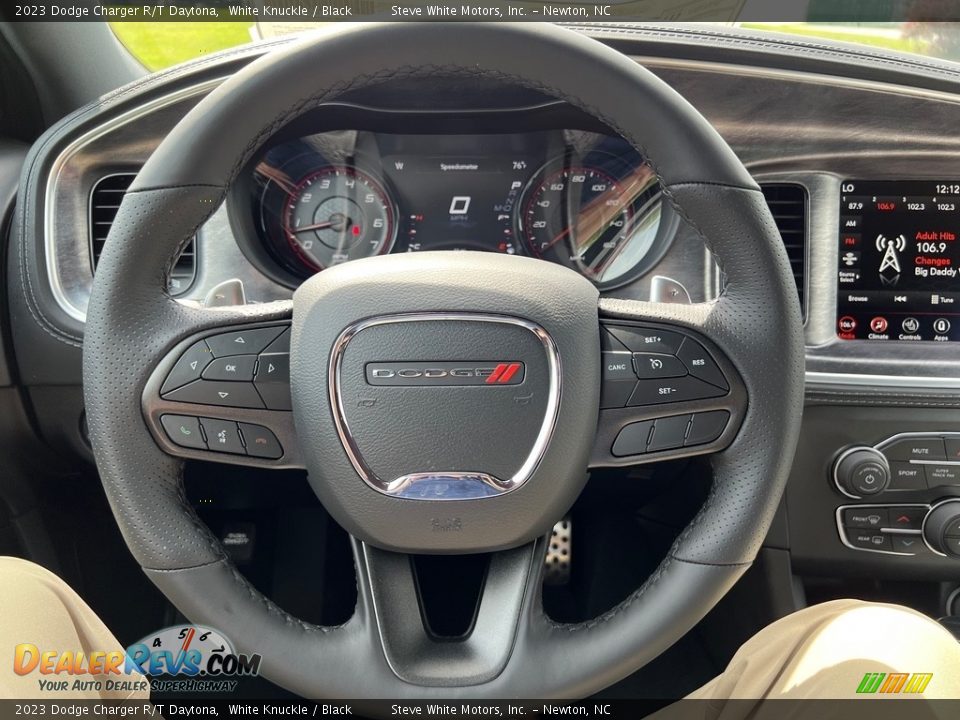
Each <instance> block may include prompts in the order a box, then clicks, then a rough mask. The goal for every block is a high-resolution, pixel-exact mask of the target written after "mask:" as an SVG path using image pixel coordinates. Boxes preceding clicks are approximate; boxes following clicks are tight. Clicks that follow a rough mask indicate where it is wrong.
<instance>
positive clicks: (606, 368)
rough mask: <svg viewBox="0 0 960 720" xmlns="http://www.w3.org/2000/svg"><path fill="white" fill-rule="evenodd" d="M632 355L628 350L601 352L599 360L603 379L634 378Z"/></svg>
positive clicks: (605, 380)
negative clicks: (601, 365) (601, 364)
mask: <svg viewBox="0 0 960 720" xmlns="http://www.w3.org/2000/svg"><path fill="white" fill-rule="evenodd" d="M632 359H633V356H632V355H631V354H630V353H628V352H615V351H613V352H611V351H607V352H602V353H600V361H601V362H602V363H603V373H602V377H603V381H604V382H607V381H608V380H635V379H636V376H635V375H634V374H633V362H632Z"/></svg>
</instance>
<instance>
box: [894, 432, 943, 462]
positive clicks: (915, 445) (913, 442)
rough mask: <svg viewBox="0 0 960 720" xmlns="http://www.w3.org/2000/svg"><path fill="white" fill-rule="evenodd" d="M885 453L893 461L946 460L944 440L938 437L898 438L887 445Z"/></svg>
mask: <svg viewBox="0 0 960 720" xmlns="http://www.w3.org/2000/svg"><path fill="white" fill-rule="evenodd" d="M883 454H884V455H886V456H887V459H888V460H891V461H893V460H899V461H902V462H909V461H910V460H946V452H945V450H944V446H943V440H941V439H940V438H936V437H930V438H904V439H903V440H897V441H896V442H893V443H891V444H890V445H889V446H887V447H885V448H884V449H883Z"/></svg>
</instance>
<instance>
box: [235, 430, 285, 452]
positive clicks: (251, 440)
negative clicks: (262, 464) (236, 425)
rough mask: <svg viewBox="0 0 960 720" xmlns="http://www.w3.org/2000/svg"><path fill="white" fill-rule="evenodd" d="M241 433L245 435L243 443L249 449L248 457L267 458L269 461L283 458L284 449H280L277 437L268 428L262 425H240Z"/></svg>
mask: <svg viewBox="0 0 960 720" xmlns="http://www.w3.org/2000/svg"><path fill="white" fill-rule="evenodd" d="M240 432H241V434H242V435H243V441H244V444H245V445H246V447H247V455H250V456H251V457H258V458H267V459H269V460H276V459H277V458H279V457H282V456H283V448H282V447H280V441H279V440H277V436H276V435H274V434H273V433H272V432H270V430H268V429H267V428H265V427H262V426H261V425H251V424H250V423H240Z"/></svg>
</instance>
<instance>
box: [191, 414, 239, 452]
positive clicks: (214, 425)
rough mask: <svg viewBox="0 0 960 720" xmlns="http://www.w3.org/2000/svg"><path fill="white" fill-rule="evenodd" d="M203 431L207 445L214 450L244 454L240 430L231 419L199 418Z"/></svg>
mask: <svg viewBox="0 0 960 720" xmlns="http://www.w3.org/2000/svg"><path fill="white" fill-rule="evenodd" d="M200 423H201V424H202V425H203V431H204V432H205V433H206V434H207V447H209V448H210V449H211V450H213V451H214V452H222V453H230V454H231V455H245V454H246V453H245V452H244V450H243V440H241V439H240V430H239V428H238V427H237V424H236V423H235V422H233V420H218V419H216V418H200Z"/></svg>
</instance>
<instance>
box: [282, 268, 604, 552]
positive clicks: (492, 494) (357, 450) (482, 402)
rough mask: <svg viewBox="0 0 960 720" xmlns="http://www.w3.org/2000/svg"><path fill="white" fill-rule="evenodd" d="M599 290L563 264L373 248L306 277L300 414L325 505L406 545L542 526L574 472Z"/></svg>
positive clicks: (581, 455) (591, 371)
mask: <svg viewBox="0 0 960 720" xmlns="http://www.w3.org/2000/svg"><path fill="white" fill-rule="evenodd" d="M545 271H546V272H545ZM596 303H597V290H596V288H595V287H594V286H593V285H592V284H591V283H589V282H588V281H587V280H585V279H584V278H583V277H581V276H580V275H578V274H576V273H574V272H573V271H571V270H568V269H566V268H562V267H560V266H549V268H548V267H544V264H543V263H538V262H537V261H536V260H532V259H530V258H518V257H512V256H508V255H493V254H489V253H471V252H460V253H416V254H409V255H392V256H382V257H374V258H368V259H365V260H359V261H355V262H352V263H349V264H345V265H340V266H336V267H333V268H330V269H329V270H326V271H324V272H323V273H320V274H318V275H316V276H314V277H313V278H311V279H310V280H308V281H307V282H306V283H304V284H303V285H302V286H301V287H300V289H299V290H297V292H296V294H295V296H294V313H293V335H292V348H291V394H292V397H293V406H294V421H295V424H296V426H297V434H298V437H299V438H300V442H301V449H302V451H303V455H304V460H305V463H306V465H307V469H308V471H309V477H310V480H311V482H312V483H313V486H314V489H315V490H316V492H317V494H318V495H319V496H320V498H321V500H323V501H324V504H325V505H326V506H327V508H328V509H329V510H330V512H331V513H332V514H333V515H334V516H335V517H336V518H337V520H338V521H339V522H340V523H341V524H343V525H345V526H346V527H348V529H350V530H351V532H353V533H354V534H357V535H359V536H360V537H363V538H364V539H365V540H367V541H368V542H371V543H373V544H375V545H378V546H381V547H387V548H389V549H398V548H403V549H405V550H408V551H418V552H430V551H443V550H447V549H451V550H453V549H456V550H458V551H462V550H471V551H480V550H489V549H493V548H498V547H509V546H513V545H517V544H519V543H521V542H524V541H527V540H531V539H533V538H535V537H537V536H538V535H541V534H543V533H545V532H547V531H548V530H549V528H550V527H551V526H552V525H553V523H554V522H555V521H556V519H557V518H558V517H561V516H562V515H563V513H564V512H565V511H566V510H567V508H568V507H569V506H570V504H572V502H573V500H574V499H575V498H576V496H577V494H578V493H579V491H580V489H581V488H582V486H583V482H584V479H585V477H586V475H585V473H584V471H583V468H584V467H585V464H586V463H585V459H586V457H587V456H588V454H589V451H590V445H591V443H590V436H591V435H592V434H593V432H594V429H595V427H596V418H597V412H598V410H597V408H598V402H599V401H598V389H599V388H598V385H599V382H598V380H599V374H600V373H599V353H598V352H597V337H598V333H599V328H598V326H597V312H596ZM575 427H576V428H579V430H578V431H576V432H572V430H573V428H575ZM574 458H576V460H574ZM398 519H402V521H401V522H398ZM438 527H439V528H454V529H455V530H456V532H448V531H446V530H444V532H438V531H437V528H438Z"/></svg>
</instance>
